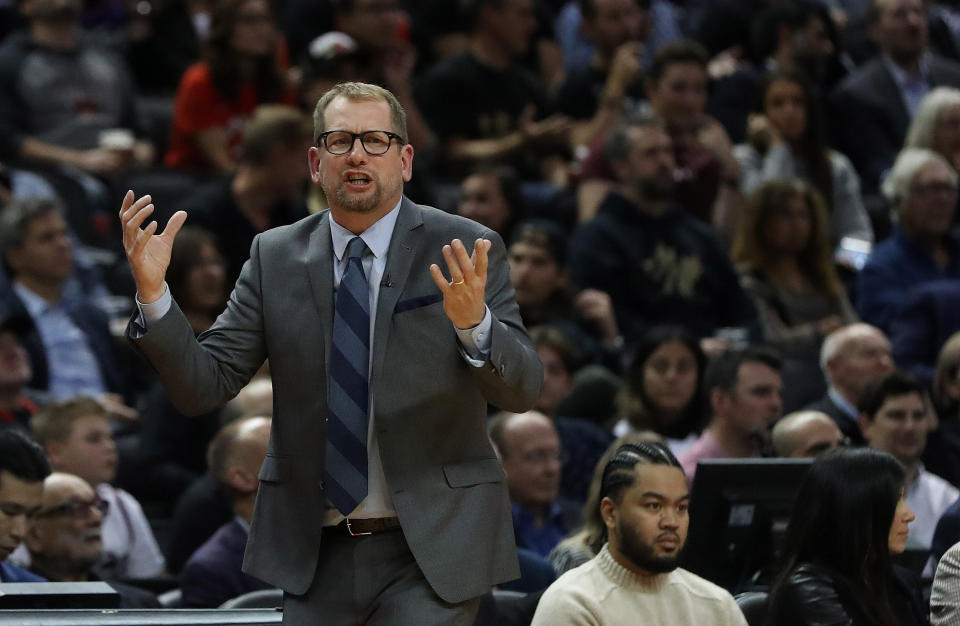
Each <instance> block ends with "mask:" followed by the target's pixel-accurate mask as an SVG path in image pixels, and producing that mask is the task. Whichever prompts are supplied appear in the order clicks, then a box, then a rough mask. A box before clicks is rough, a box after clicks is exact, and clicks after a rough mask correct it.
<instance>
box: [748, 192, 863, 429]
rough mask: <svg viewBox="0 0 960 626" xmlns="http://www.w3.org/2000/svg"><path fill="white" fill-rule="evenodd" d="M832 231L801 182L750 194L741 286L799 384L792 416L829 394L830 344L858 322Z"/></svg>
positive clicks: (788, 401)
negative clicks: (824, 358)
mask: <svg viewBox="0 0 960 626" xmlns="http://www.w3.org/2000/svg"><path fill="white" fill-rule="evenodd" d="M827 230H828V226H827V217H826V211H825V210H824V207H823V201H822V199H821V198H820V194H818V193H817V192H816V191H815V190H814V189H813V187H812V186H811V185H809V184H808V183H806V182H804V181H802V180H800V179H797V178H794V179H776V180H771V181H768V182H765V183H763V184H762V185H761V186H760V187H759V188H758V189H757V190H756V191H754V193H753V195H751V196H750V198H749V200H748V202H747V210H746V212H745V214H744V217H743V220H742V221H741V223H740V228H739V230H738V232H737V236H736V238H735V239H734V242H733V250H732V252H731V256H732V258H733V261H734V263H735V265H736V269H737V273H738V274H739V275H740V284H741V285H742V286H743V289H744V291H746V292H747V293H748V294H750V296H751V298H752V299H753V302H754V305H755V306H756V308H757V312H758V313H759V318H760V325H761V327H762V330H763V335H764V340H765V341H766V342H767V343H768V344H770V345H771V346H773V347H775V348H777V350H779V351H780V353H781V355H782V356H783V358H784V368H785V373H784V374H783V376H784V380H791V381H792V384H791V385H788V386H787V389H786V391H787V392H788V394H789V395H787V396H785V397H784V407H785V410H788V411H790V410H794V409H797V408H800V407H801V406H805V405H806V404H808V403H810V402H813V401H815V400H816V399H817V398H819V397H821V396H822V395H823V393H824V392H825V391H826V389H825V383H824V381H823V376H822V373H821V371H820V365H819V354H820V346H821V344H822V343H823V339H824V338H825V337H826V336H827V335H828V334H829V333H831V332H833V331H834V330H836V329H838V328H840V327H841V326H843V325H845V324H850V323H853V322H855V321H857V316H856V314H855V313H854V311H853V308H852V307H851V305H850V301H849V299H848V298H847V295H846V291H845V290H844V288H843V285H842V283H841V282H840V278H839V276H838V275H837V271H836V268H835V267H834V264H833V256H832V254H831V252H830V251H831V247H830V243H829V241H828V237H829V235H828V234H827ZM793 381H796V382H795V383H793Z"/></svg>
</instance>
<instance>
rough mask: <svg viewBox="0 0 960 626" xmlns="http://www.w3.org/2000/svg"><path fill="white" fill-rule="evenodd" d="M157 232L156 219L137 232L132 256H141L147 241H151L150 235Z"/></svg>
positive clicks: (131, 252)
mask: <svg viewBox="0 0 960 626" xmlns="http://www.w3.org/2000/svg"><path fill="white" fill-rule="evenodd" d="M155 232H157V222H156V220H154V221H152V222H150V223H149V224H147V227H146V228H144V229H143V230H141V231H139V232H137V238H136V239H135V240H134V242H133V250H131V251H130V256H131V257H134V258H136V257H138V256H140V254H142V253H143V249H144V248H145V247H146V246H147V242H149V241H150V237H152V236H153V233H155Z"/></svg>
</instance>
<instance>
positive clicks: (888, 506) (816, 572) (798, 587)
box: [767, 448, 929, 626]
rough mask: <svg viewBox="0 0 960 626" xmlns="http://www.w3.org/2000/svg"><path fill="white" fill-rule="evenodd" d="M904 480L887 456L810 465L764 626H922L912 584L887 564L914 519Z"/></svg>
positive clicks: (836, 458)
mask: <svg viewBox="0 0 960 626" xmlns="http://www.w3.org/2000/svg"><path fill="white" fill-rule="evenodd" d="M904 478H905V472H904V469H903V466H902V465H900V463H899V462H898V461H897V460H896V459H895V458H894V457H893V456H891V455H889V454H887V453H885V452H880V451H877V450H873V449H870V448H856V449H843V450H836V451H831V452H827V453H826V454H824V455H823V456H821V457H819V458H818V459H817V460H816V461H814V463H813V465H811V466H810V471H809V473H808V474H807V476H806V478H805V479H804V481H803V483H802V484H801V486H800V491H799V493H798V494H797V499H796V503H795V504H794V508H793V513H792V515H791V516H790V523H789V524H788V526H787V531H786V534H785V536H784V540H783V547H782V552H781V554H782V569H781V572H780V575H779V576H778V577H777V579H776V581H775V582H774V584H773V587H772V588H771V590H770V607H769V613H768V616H767V623H768V624H770V625H771V626H773V625H776V626H813V625H819V624H837V625H840V624H851V625H853V626H861V625H863V626H866V625H870V626H914V625H926V624H929V621H928V620H927V615H926V611H925V609H924V608H923V600H922V597H921V595H920V590H919V587H918V586H917V584H916V580H915V579H911V577H910V575H909V574H908V573H906V572H905V571H903V570H900V569H899V568H896V567H895V566H894V565H893V564H892V561H891V556H892V555H895V554H899V553H901V552H903V550H904V546H905V544H906V541H907V535H908V533H909V524H910V522H912V521H913V519H914V515H913V512H912V511H911V510H910V508H909V507H908V506H907V504H906V502H904Z"/></svg>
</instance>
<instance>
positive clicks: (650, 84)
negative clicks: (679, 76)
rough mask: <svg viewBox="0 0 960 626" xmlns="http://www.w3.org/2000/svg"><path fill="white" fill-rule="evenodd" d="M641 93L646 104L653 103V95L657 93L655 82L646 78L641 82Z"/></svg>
mask: <svg viewBox="0 0 960 626" xmlns="http://www.w3.org/2000/svg"><path fill="white" fill-rule="evenodd" d="M643 93H644V95H646V96H647V102H653V99H654V95H655V94H656V93H657V81H655V80H653V79H652V78H647V79H645V80H644V81H643Z"/></svg>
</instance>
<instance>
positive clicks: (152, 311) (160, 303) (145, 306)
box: [136, 283, 173, 330]
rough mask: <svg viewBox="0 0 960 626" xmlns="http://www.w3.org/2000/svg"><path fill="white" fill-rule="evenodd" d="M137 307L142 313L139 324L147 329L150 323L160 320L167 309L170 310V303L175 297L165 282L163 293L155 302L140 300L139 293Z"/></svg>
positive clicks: (138, 316)
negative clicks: (171, 294)
mask: <svg viewBox="0 0 960 626" xmlns="http://www.w3.org/2000/svg"><path fill="white" fill-rule="evenodd" d="M136 300H137V309H138V310H139V312H140V314H139V315H137V320H136V321H137V324H139V325H140V326H141V327H142V328H143V329H144V330H146V329H147V328H148V327H149V325H150V324H152V323H154V322H158V321H160V318H162V317H163V316H164V315H166V314H167V311H169V310H170V303H171V302H173V298H172V297H171V296H170V289H169V288H168V287H167V283H163V295H162V296H160V298H159V299H157V300H155V301H153V302H146V303H144V302H140V294H139V293H138V294H137V298H136Z"/></svg>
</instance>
